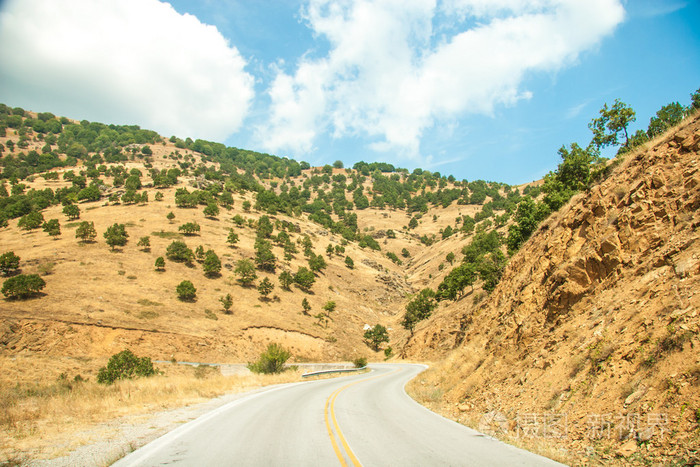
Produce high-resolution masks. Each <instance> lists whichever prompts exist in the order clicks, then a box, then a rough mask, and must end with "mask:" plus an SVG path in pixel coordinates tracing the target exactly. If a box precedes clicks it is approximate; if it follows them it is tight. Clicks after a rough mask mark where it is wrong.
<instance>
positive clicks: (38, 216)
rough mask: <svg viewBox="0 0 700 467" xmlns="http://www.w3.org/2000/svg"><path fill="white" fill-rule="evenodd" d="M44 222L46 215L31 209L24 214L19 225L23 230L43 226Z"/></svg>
mask: <svg viewBox="0 0 700 467" xmlns="http://www.w3.org/2000/svg"><path fill="white" fill-rule="evenodd" d="M43 222H44V215H43V214H42V213H40V212H38V211H31V212H29V213H27V214H25V215H24V216H22V217H21V218H20V220H19V222H18V223H17V226H18V227H19V228H20V229H22V230H34V229H38V228H39V227H41V225H42V224H43Z"/></svg>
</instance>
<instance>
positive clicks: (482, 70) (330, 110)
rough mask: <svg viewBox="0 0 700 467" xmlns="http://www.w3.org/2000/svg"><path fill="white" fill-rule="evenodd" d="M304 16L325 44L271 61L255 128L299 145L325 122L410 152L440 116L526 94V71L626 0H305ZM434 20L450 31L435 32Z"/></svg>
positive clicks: (567, 47)
mask: <svg viewBox="0 0 700 467" xmlns="http://www.w3.org/2000/svg"><path fill="white" fill-rule="evenodd" d="M305 18H306V21H307V23H308V26H309V27H310V28H311V29H312V30H313V32H314V34H316V35H317V36H318V37H319V38H321V39H325V40H327V41H328V43H329V45H330V47H329V52H328V54H327V55H325V56H323V57H320V58H312V54H309V57H304V58H302V59H301V60H300V61H299V63H298V65H297V68H296V70H295V71H294V72H293V73H285V72H283V71H281V70H280V71H278V74H277V79H276V80H275V81H274V83H273V84H272V86H271V87H270V89H269V91H268V92H269V95H270V97H271V101H272V105H271V114H272V118H271V120H270V121H269V122H268V123H267V124H265V125H263V126H261V127H259V128H258V135H259V136H262V135H265V137H266V138H267V139H266V141H265V142H264V144H265V145H266V147H267V148H268V149H269V150H272V151H277V150H281V149H282V150H284V149H286V150H291V151H292V152H294V153H296V154H301V153H304V152H305V151H308V150H310V149H311V148H313V144H314V140H315V139H316V138H317V137H318V135H319V134H320V132H321V131H325V130H330V131H331V132H332V134H333V135H334V136H336V137H342V136H348V135H351V136H356V135H359V136H363V137H369V138H370V139H371V141H372V142H371V144H370V147H371V148H372V149H375V150H394V151H399V152H400V153H402V154H404V155H414V156H416V155H417V154H419V151H420V142H421V137H422V135H423V133H424V131H425V130H426V129H428V128H430V127H432V126H434V125H435V124H437V123H438V122H440V123H443V122H445V121H449V120H450V119H458V118H460V117H463V116H465V115H469V114H486V115H490V114H492V113H493V112H494V109H495V108H497V107H500V106H511V105H514V104H515V103H517V102H518V101H519V100H521V99H529V98H531V97H532V95H531V93H530V92H529V91H528V90H526V89H523V84H522V83H523V81H524V79H525V77H526V76H527V74H528V73H532V72H553V71H556V70H559V69H561V68H562V67H565V66H570V65H571V64H573V63H575V61H576V60H577V58H578V56H579V54H580V53H581V52H583V51H585V50H589V49H591V48H593V47H595V46H596V44H597V43H599V42H600V40H601V39H602V38H603V37H605V36H606V35H608V34H610V33H611V32H612V31H613V30H614V28H615V27H616V26H617V25H618V24H619V23H620V22H621V21H622V20H623V18H624V9H623V7H622V5H621V4H620V1H619V0H590V1H580V0H530V1H526V0H521V1H516V0H496V1H491V0H488V1H487V0H445V1H443V2H441V3H440V4H437V3H436V1H432V0H425V1H420V0H414V1H398V0H354V1H353V0H344V1H330V0H311V1H310V3H309V4H308V7H307V8H306V10H305ZM438 21H447V22H452V24H451V26H452V27H451V28H450V29H448V30H451V31H456V32H453V33H451V34H450V35H448V36H447V37H445V36H444V33H440V35H439V36H438V34H437V33H436V32H435V31H434V26H437V27H438V28H439V29H441V30H442V29H445V28H442V27H440V26H441V25H437V24H434V23H435V22H438ZM310 71H312V72H310Z"/></svg>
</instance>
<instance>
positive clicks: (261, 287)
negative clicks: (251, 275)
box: [258, 277, 275, 298]
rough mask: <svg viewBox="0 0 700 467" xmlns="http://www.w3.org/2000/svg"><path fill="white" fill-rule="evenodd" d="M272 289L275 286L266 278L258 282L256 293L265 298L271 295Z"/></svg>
mask: <svg viewBox="0 0 700 467" xmlns="http://www.w3.org/2000/svg"><path fill="white" fill-rule="evenodd" d="M274 288H275V284H273V283H272V281H270V279H268V278H267V277H266V278H264V279H263V280H262V281H260V284H258V292H259V293H260V296H261V297H263V298H267V296H268V295H270V294H271V293H272V291H273V290H274Z"/></svg>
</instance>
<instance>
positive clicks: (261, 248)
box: [255, 238, 277, 272]
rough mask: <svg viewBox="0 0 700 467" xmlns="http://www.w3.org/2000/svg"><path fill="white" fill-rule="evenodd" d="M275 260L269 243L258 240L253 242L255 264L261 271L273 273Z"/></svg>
mask: <svg viewBox="0 0 700 467" xmlns="http://www.w3.org/2000/svg"><path fill="white" fill-rule="evenodd" d="M276 263H277V258H276V257H275V255H274V253H273V252H272V244H270V242H269V241H267V240H263V239H260V238H258V239H257V240H256V241H255V264H256V265H257V267H258V269H260V270H261V271H267V272H275V267H276Z"/></svg>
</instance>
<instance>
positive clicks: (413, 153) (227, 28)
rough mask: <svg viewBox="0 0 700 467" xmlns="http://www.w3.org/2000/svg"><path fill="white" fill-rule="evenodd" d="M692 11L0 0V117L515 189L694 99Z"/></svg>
mask: <svg viewBox="0 0 700 467" xmlns="http://www.w3.org/2000/svg"><path fill="white" fill-rule="evenodd" d="M698 18H700V2H697V1H695V0H663V1H662V0H656V1H654V0H629V1H623V0H338V1H329V0H307V1H291V0H277V1H269V2H266V1H256V2H250V1H233V0H205V1H194V0H173V1H171V2H169V3H166V2H159V1H158V0H120V1H119V2H114V1H111V0H67V1H65V2H55V1H51V0H9V1H8V0H6V1H4V2H0V102H4V103H6V104H8V105H11V106H13V107H14V106H21V107H24V108H26V109H31V110H36V111H52V112H54V113H56V114H59V115H66V116H69V117H74V118H80V119H82V118H85V119H88V120H93V121H101V122H105V123H124V124H138V125H141V126H142V127H144V128H149V129H154V130H156V131H158V132H159V133H161V134H163V135H165V136H170V135H173V134H174V135H177V136H179V137H183V138H184V137H187V136H190V137H192V138H203V139H209V140H213V141H219V142H223V143H225V144H227V145H231V146H236V147H241V148H247V149H253V150H257V151H261V152H268V153H271V154H276V155H279V156H286V157H294V158H296V159H299V160H306V161H308V162H310V163H311V164H313V165H322V164H325V163H332V162H334V161H335V160H342V161H343V162H345V164H346V165H347V166H351V165H352V164H353V163H355V162H357V161H359V160H365V161H368V162H369V161H386V162H390V163H393V164H394V165H396V166H400V167H406V168H409V169H411V170H412V169H413V168H415V167H422V168H425V169H429V170H433V171H439V172H441V173H442V174H453V175H455V176H456V177H457V178H459V179H467V180H474V179H485V180H496V181H503V182H507V183H511V184H518V183H524V182H528V181H531V180H534V179H537V178H540V177H541V176H543V175H544V174H545V173H547V172H548V171H550V170H553V169H554V168H555V167H556V165H557V163H558V162H559V160H558V155H557V149H558V148H559V147H561V146H562V145H563V144H569V143H572V142H579V143H580V144H583V145H585V144H587V143H588V141H589V140H590V132H589V130H588V128H587V124H588V122H589V121H590V120H591V119H592V118H594V117H595V116H596V115H597V113H598V110H599V109H600V107H601V106H602V105H603V104H604V103H612V102H613V101H614V99H616V98H619V99H621V100H623V101H624V102H626V103H627V104H629V105H631V106H632V107H633V108H634V109H635V111H636V112H637V122H636V123H634V124H633V128H632V129H633V130H636V129H638V128H643V129H645V128H646V126H647V125H648V122H649V118H650V117H651V116H653V115H654V113H655V112H656V110H658V109H659V108H660V107H661V106H663V105H665V104H668V103H670V102H673V101H679V102H680V103H681V104H684V105H686V104H688V102H689V94H690V93H691V92H693V91H695V90H696V89H698V88H700V32H699V30H700V28H698V27H697V24H698Z"/></svg>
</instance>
